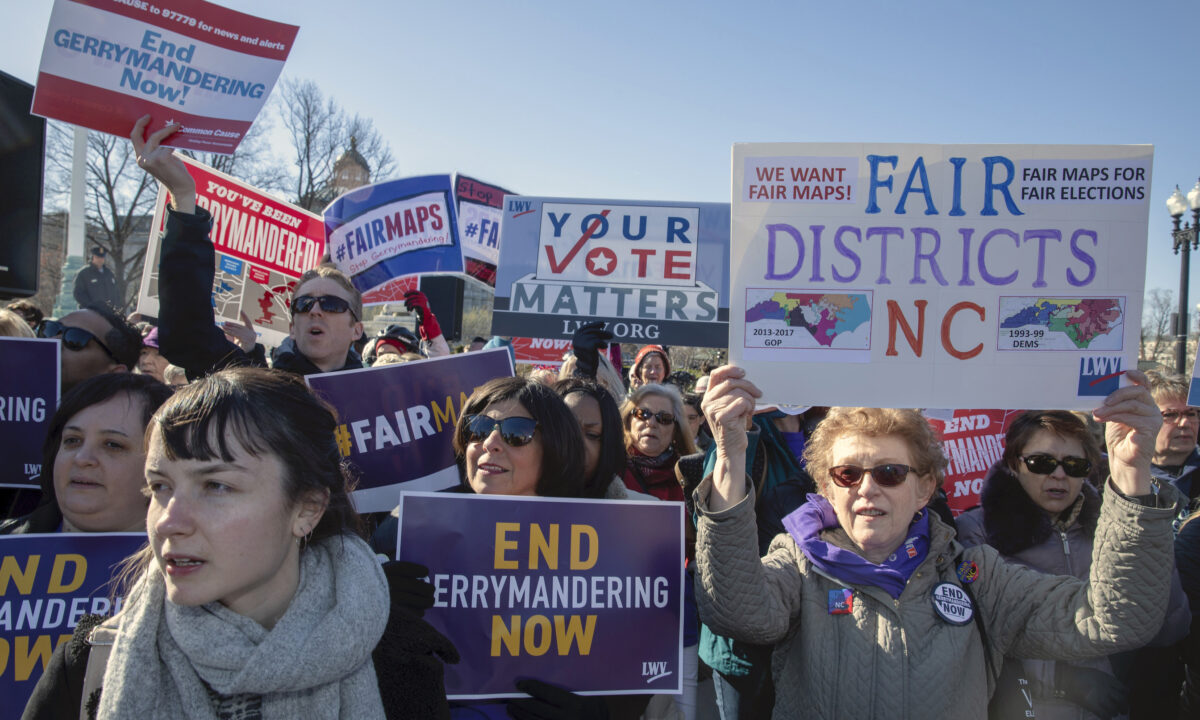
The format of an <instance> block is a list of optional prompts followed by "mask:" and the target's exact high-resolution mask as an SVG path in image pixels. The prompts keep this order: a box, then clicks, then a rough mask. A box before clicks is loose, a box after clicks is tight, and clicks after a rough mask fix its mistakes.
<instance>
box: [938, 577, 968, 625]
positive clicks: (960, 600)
mask: <svg viewBox="0 0 1200 720" xmlns="http://www.w3.org/2000/svg"><path fill="white" fill-rule="evenodd" d="M933 610H934V612H936V613H937V614H938V617H940V618H941V619H943V620H945V621H946V622H948V623H950V624H951V625H966V624H967V623H969V622H971V618H973V617H975V607H974V606H973V605H972V604H971V598H970V597H968V596H967V591H966V590H963V589H962V588H960V587H959V586H957V585H955V584H953V583H941V584H940V585H938V586H937V587H935V588H934V589H933Z"/></svg>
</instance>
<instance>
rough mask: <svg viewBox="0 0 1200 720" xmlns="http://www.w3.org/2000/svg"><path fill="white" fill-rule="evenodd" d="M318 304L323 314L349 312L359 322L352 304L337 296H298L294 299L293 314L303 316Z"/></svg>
mask: <svg viewBox="0 0 1200 720" xmlns="http://www.w3.org/2000/svg"><path fill="white" fill-rule="evenodd" d="M318 304H319V305H320V306H321V310H322V311H323V312H327V313H344V312H349V313H350V315H351V317H353V318H354V320H355V322H358V315H355V314H354V311H353V310H351V309H350V303H349V302H348V301H346V300H343V299H341V298H340V297H338V296H337V295H298V296H296V297H295V298H293V299H292V314H300V315H303V314H304V313H307V312H312V309H313V305H318Z"/></svg>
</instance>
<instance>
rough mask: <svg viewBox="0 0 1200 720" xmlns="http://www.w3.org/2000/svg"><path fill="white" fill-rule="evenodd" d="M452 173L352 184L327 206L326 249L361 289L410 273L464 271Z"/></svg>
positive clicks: (382, 283)
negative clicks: (353, 187)
mask: <svg viewBox="0 0 1200 720" xmlns="http://www.w3.org/2000/svg"><path fill="white" fill-rule="evenodd" d="M454 213H455V210H454V188H453V186H452V185H451V183H450V176H449V175H425V176H422V177H411V178H404V179H402V180H390V181H388V182H382V183H376V184H374V185H366V186H364V187H360V188H358V189H356V190H351V191H350V192H348V193H346V194H345V195H343V196H341V197H339V198H338V199H337V200H334V201H333V202H332V203H330V204H329V207H327V208H325V239H326V250H327V251H328V253H329V256H330V257H331V258H333V262H334V264H336V265H337V267H338V269H339V270H341V271H342V272H344V273H346V274H347V275H349V276H350V279H351V280H352V281H353V282H354V286H355V287H357V288H358V289H359V290H360V291H361V292H364V293H365V292H369V291H370V290H372V289H374V288H377V287H380V286H381V285H385V284H387V283H388V281H390V280H393V279H395V278H400V277H404V276H406V275H420V274H426V273H438V272H442V273H448V272H453V273H461V272H462V271H463V258H462V247H461V246H460V245H459V244H458V231H457V225H456V223H457V219H456V218H455V214H454Z"/></svg>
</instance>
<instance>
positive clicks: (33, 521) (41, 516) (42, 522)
mask: <svg viewBox="0 0 1200 720" xmlns="http://www.w3.org/2000/svg"><path fill="white" fill-rule="evenodd" d="M62 521H63V516H62V513H61V512H59V510H58V503H54V502H48V503H43V504H41V505H38V506H37V508H35V509H34V511H33V512H31V513H29V514H28V515H24V516H22V517H17V518H12V519H9V520H5V521H4V522H0V535H25V534H27V533H53V532H58V529H59V527H61V526H62Z"/></svg>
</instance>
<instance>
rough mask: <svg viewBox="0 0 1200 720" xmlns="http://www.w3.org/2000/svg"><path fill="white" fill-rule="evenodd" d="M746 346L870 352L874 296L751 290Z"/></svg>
mask: <svg viewBox="0 0 1200 720" xmlns="http://www.w3.org/2000/svg"><path fill="white" fill-rule="evenodd" d="M746 347H748V348H750V347H768V348H769V347H781V348H795V349H822V348H831V349H841V350H868V349H870V347H871V294H870V293H828V292H805V291H803V290H796V291H778V290H770V289H763V290H755V289H747V290H746Z"/></svg>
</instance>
